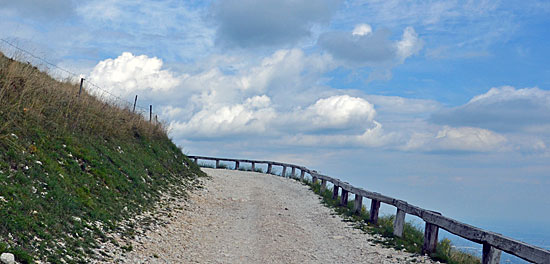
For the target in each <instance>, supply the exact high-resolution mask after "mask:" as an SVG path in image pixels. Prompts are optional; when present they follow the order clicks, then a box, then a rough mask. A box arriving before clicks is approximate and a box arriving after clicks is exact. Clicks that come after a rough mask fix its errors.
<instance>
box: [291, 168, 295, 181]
mask: <svg viewBox="0 0 550 264" xmlns="http://www.w3.org/2000/svg"><path fill="white" fill-rule="evenodd" d="M290 174H291V175H290V177H292V178H293V179H294V178H295V177H296V176H295V174H296V167H292V170H291V171H290Z"/></svg>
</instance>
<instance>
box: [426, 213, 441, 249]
mask: <svg viewBox="0 0 550 264" xmlns="http://www.w3.org/2000/svg"><path fill="white" fill-rule="evenodd" d="M433 213H436V214H438V215H441V214H440V213H437V212H433ZM438 233H439V227H438V226H436V225H434V224H431V223H428V222H426V227H425V228H424V244H423V245H422V254H428V255H429V254H431V253H435V249H436V247H437V235H438Z"/></svg>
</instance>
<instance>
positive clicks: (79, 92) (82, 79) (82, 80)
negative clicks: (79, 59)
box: [78, 78, 84, 97]
mask: <svg viewBox="0 0 550 264" xmlns="http://www.w3.org/2000/svg"><path fill="white" fill-rule="evenodd" d="M83 84H84V78H80V90H78V97H80V94H81V93H82V85H83Z"/></svg>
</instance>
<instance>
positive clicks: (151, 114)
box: [149, 105, 153, 123]
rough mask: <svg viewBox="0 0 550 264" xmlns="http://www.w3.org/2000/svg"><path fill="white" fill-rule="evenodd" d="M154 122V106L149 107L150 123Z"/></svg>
mask: <svg viewBox="0 0 550 264" xmlns="http://www.w3.org/2000/svg"><path fill="white" fill-rule="evenodd" d="M151 122H153V105H149V123H151Z"/></svg>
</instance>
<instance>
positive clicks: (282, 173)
mask: <svg viewBox="0 0 550 264" xmlns="http://www.w3.org/2000/svg"><path fill="white" fill-rule="evenodd" d="M281 176H283V177H286V166H283V172H281Z"/></svg>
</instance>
